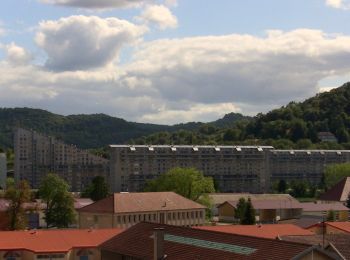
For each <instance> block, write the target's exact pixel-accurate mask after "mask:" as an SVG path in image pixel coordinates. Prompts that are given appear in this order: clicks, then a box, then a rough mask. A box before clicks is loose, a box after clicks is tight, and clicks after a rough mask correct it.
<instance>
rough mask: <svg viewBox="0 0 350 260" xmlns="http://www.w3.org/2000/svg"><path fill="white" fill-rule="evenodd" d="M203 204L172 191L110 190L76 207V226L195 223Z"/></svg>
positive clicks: (202, 219)
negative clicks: (81, 206) (95, 199)
mask: <svg viewBox="0 0 350 260" xmlns="http://www.w3.org/2000/svg"><path fill="white" fill-rule="evenodd" d="M205 209H206V208H205V207H204V206H202V205H200V204H198V203H196V202H193V201H191V200H189V199H187V198H184V197H182V196H180V195H178V194H176V193H174V192H144V193H114V194H113V195H112V196H110V197H108V198H105V199H103V200H100V201H97V202H95V203H93V204H91V205H88V206H86V207H83V208H81V209H79V210H78V213H79V227H80V228H90V227H93V228H110V227H118V228H128V227H131V226H133V225H135V224H137V223H139V222H153V223H161V224H169V225H176V226H197V225H202V224H204V222H205Z"/></svg>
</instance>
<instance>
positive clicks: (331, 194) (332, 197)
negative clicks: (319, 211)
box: [319, 177, 350, 202]
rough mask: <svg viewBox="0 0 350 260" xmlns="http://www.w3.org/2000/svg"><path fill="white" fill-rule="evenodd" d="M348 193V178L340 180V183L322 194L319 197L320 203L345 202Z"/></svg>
mask: <svg viewBox="0 0 350 260" xmlns="http://www.w3.org/2000/svg"><path fill="white" fill-rule="evenodd" d="M349 193H350V177H346V178H344V179H342V180H341V181H340V182H338V183H337V184H335V185H334V186H333V187H332V188H330V189H329V190H328V191H326V192H325V193H323V194H322V195H321V196H320V199H319V200H320V201H322V202H329V201H338V202H346V200H347V199H348V196H349Z"/></svg>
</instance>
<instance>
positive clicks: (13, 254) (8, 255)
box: [4, 252, 21, 260]
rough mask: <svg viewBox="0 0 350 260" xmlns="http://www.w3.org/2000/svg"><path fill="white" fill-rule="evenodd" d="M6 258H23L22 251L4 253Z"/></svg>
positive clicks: (12, 259)
mask: <svg viewBox="0 0 350 260" xmlns="http://www.w3.org/2000/svg"><path fill="white" fill-rule="evenodd" d="M4 259H5V260H19V259H21V253H20V252H7V253H6V254H5V255H4Z"/></svg>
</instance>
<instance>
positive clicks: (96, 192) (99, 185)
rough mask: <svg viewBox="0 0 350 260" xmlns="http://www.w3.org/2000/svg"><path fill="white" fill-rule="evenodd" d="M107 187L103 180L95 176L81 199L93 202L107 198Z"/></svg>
mask: <svg viewBox="0 0 350 260" xmlns="http://www.w3.org/2000/svg"><path fill="white" fill-rule="evenodd" d="M108 194H109V192H108V186H107V183H106V181H105V178H103V177H102V176H96V177H95V178H93V180H92V183H91V185H89V187H87V189H86V190H85V192H84V193H83V194H82V197H88V198H90V199H92V200H93V201H98V200H101V199H104V198H106V197H107V196H108Z"/></svg>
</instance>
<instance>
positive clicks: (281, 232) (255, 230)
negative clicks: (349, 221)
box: [196, 224, 314, 239]
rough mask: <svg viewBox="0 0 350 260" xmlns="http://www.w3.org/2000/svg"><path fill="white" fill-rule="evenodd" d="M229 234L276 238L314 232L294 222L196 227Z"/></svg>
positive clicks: (307, 234)
mask: <svg viewBox="0 0 350 260" xmlns="http://www.w3.org/2000/svg"><path fill="white" fill-rule="evenodd" d="M196 228H198V229H202V230H209V231H217V232H223V233H228V234H236V235H244V236H252V237H261V238H270V239H275V238H278V237H281V236H287V235H288V236H310V235H314V233H313V232H311V231H309V230H306V229H303V228H301V227H298V226H296V225H292V224H263V225H216V226H200V227H196Z"/></svg>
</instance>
